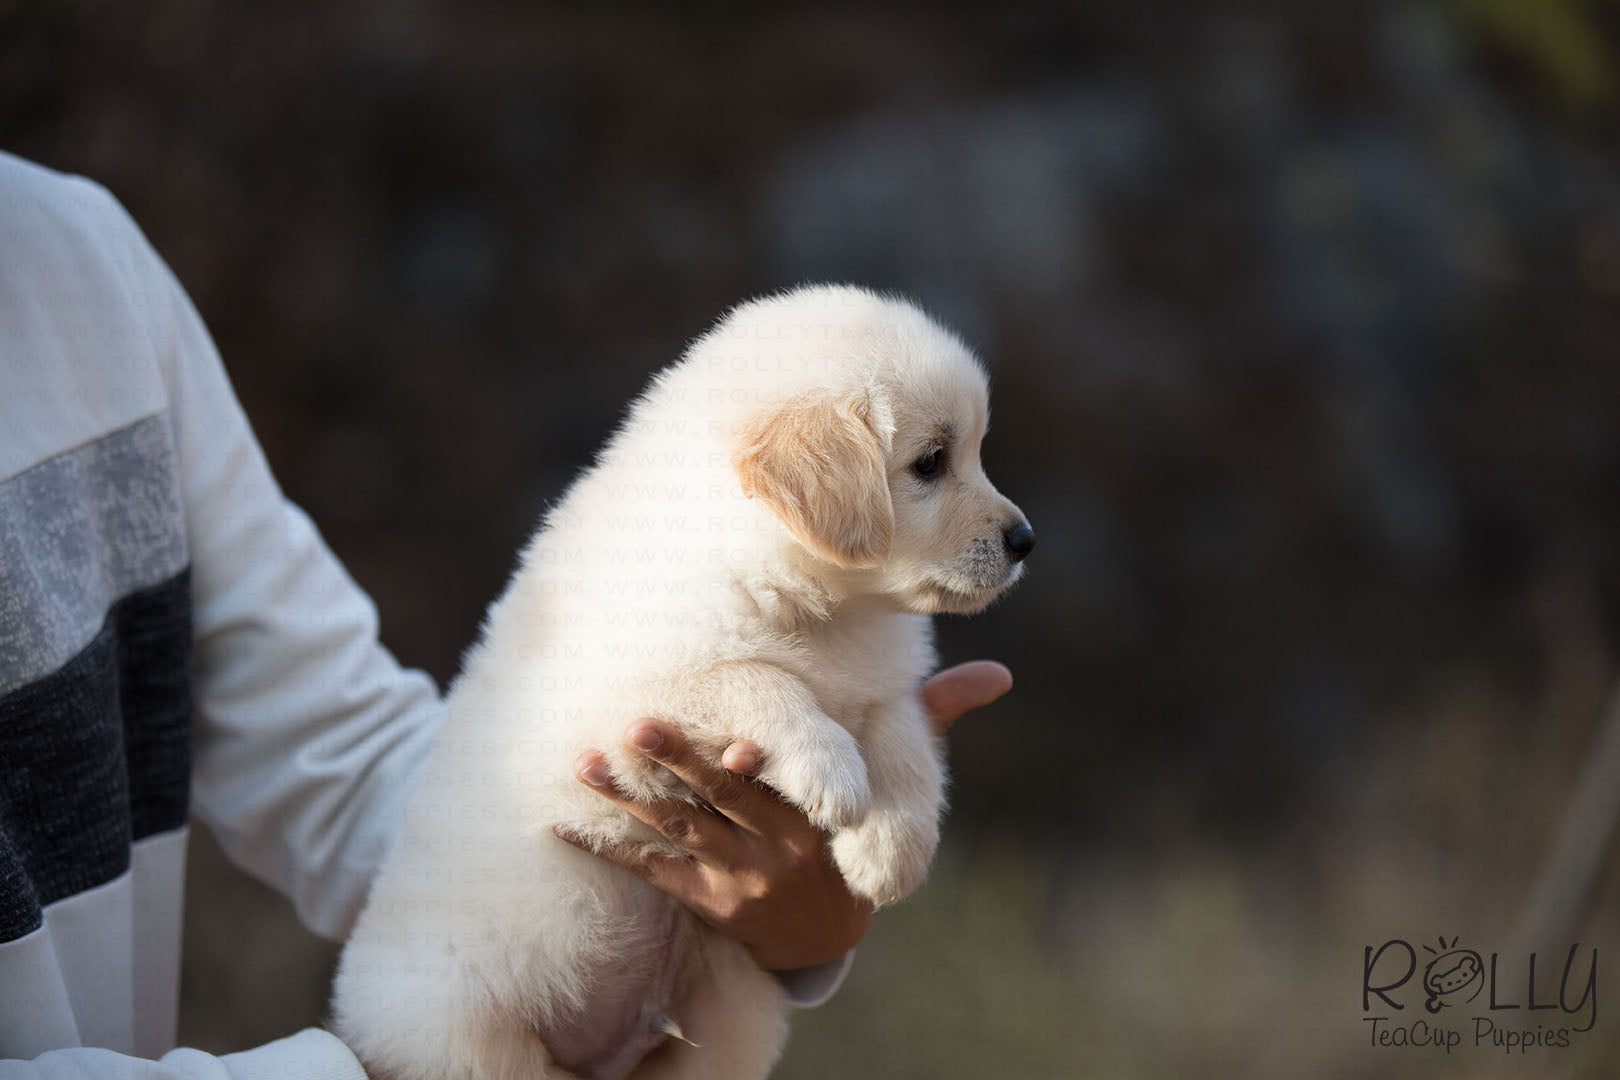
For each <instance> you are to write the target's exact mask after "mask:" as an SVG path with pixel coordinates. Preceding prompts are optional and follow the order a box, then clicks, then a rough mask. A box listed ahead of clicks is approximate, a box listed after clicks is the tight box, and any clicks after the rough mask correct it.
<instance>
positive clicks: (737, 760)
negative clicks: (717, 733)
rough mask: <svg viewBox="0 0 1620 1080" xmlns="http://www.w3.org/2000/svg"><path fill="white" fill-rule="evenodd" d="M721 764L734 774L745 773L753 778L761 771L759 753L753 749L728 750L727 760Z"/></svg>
mask: <svg viewBox="0 0 1620 1080" xmlns="http://www.w3.org/2000/svg"><path fill="white" fill-rule="evenodd" d="M721 764H722V765H724V766H725V767H726V768H728V769H730V770H731V771H732V772H734V773H744V774H746V775H748V776H752V775H754V773H755V772H757V771H758V770H759V766H760V756H759V751H758V750H754V749H751V748H749V749H742V750H727V751H726V755H725V760H724V761H722V762H721Z"/></svg>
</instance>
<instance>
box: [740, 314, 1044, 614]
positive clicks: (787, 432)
mask: <svg viewBox="0 0 1620 1080" xmlns="http://www.w3.org/2000/svg"><path fill="white" fill-rule="evenodd" d="M829 294H830V295H833V296H841V297H843V298H844V301H845V302H844V303H843V304H840V305H827V304H825V300H826V297H827V296H828V295H829ZM807 295H808V297H810V298H813V299H818V300H821V301H823V303H822V304H819V305H816V306H814V307H812V308H811V309H810V310H811V311H812V312H813V313H814V314H815V315H816V316H817V317H818V318H820V319H821V320H823V322H821V323H804V322H801V323H800V324H799V325H800V326H801V327H802V326H807V325H808V326H814V327H815V328H816V329H817V330H819V331H820V332H819V333H812V334H808V335H806V337H805V340H802V341H798V342H795V343H794V346H793V347H792V348H790V349H785V350H784V349H781V348H780V347H779V351H781V352H783V355H781V356H778V357H776V358H775V359H776V361H778V362H773V363H769V364H764V365H761V369H762V370H768V371H771V372H773V373H774V374H773V380H774V385H775V389H776V393H775V395H774V399H773V400H770V401H769V402H768V403H766V404H764V405H763V406H762V407H760V408H758V409H757V410H755V411H754V412H753V413H752V414H751V415H750V416H748V417H747V418H746V419H745V420H744V422H743V423H742V424H741V425H740V427H739V429H738V439H737V444H736V447H737V448H736V452H735V455H734V464H735V466H736V469H737V473H738V475H739V477H740V478H741V480H742V486H743V491H744V492H745V493H746V494H747V495H749V496H750V497H751V498H754V499H757V500H759V501H760V502H762V503H763V504H764V505H765V506H766V507H768V508H769V509H770V510H771V512H772V513H773V514H774V515H775V516H776V517H777V518H778V519H779V520H780V521H781V522H782V524H783V525H784V526H786V528H787V531H788V532H789V533H790V534H791V535H792V537H793V538H794V540H796V541H797V542H798V543H799V544H800V545H802V546H803V547H804V549H805V550H807V551H808V552H810V553H811V554H812V555H813V556H815V557H816V558H818V559H820V560H822V561H824V562H826V563H830V564H832V565H833V566H835V567H837V568H840V569H841V570H843V571H847V572H848V573H846V574H845V575H843V576H844V578H845V580H848V581H850V582H851V583H852V585H853V586H854V587H855V588H856V589H857V590H858V591H861V592H868V593H876V594H882V595H886V596H889V597H892V598H893V599H895V600H897V601H898V602H899V603H900V604H901V605H902V606H903V607H905V608H907V609H908V610H911V611H917V612H925V613H933V612H943V611H950V612H972V611H977V610H979V609H981V608H983V607H984V606H985V605H987V604H989V603H990V601H992V600H993V599H995V597H996V596H997V595H999V594H1000V593H1001V592H1002V591H1003V590H1004V589H1006V588H1007V587H1008V586H1009V585H1011V584H1012V583H1013V582H1014V581H1016V580H1018V578H1019V576H1020V575H1021V574H1022V573H1023V559H1024V556H1026V555H1028V554H1029V552H1030V550H1031V549H1032V548H1033V547H1034V544H1035V534H1034V533H1033V531H1031V529H1030V526H1029V522H1028V521H1027V520H1026V519H1025V517H1024V515H1023V513H1022V512H1020V511H1019V509H1018V507H1016V506H1014V505H1013V504H1012V502H1011V501H1009V500H1008V499H1007V498H1005V497H1004V496H1003V495H1002V494H1001V493H1000V492H998V491H997V490H996V489H995V487H994V485H992V484H991V483H990V480H989V478H988V477H987V476H986V475H985V473H984V468H983V466H982V465H981V463H980V460H979V446H980V443H981V442H982V441H983V439H984V436H985V431H986V430H987V428H988V426H989V419H990V409H989V386H988V381H987V379H986V378H985V374H984V371H983V370H982V369H981V368H980V367H979V365H978V362H977V361H976V360H974V358H973V356H972V354H971V353H969V352H968V350H967V349H966V347H964V346H963V345H962V344H961V342H960V341H958V340H957V339H956V338H955V337H954V336H953V335H951V334H949V333H947V332H946V331H944V330H942V329H940V328H939V327H938V326H937V325H935V324H934V323H933V322H931V321H930V320H929V319H928V318H927V317H926V316H924V315H922V313H921V312H919V311H917V309H916V308H914V307H912V306H910V305H909V304H906V303H903V302H901V301H896V300H890V299H884V298H879V297H876V296H873V295H871V294H870V293H865V292H862V291H860V290H853V289H847V290H808V291H801V293H799V294H789V296H788V297H787V298H777V299H776V300H774V301H772V302H771V303H772V304H774V305H775V307H776V309H777V310H774V311H771V310H770V309H769V308H768V307H767V313H766V315H767V317H771V316H774V317H775V318H778V319H780V318H783V317H785V316H786V315H787V314H791V313H792V312H793V309H792V308H791V307H789V308H788V309H787V311H785V312H784V311H783V310H780V309H782V308H783V307H784V300H789V301H790V300H792V299H794V298H795V297H799V298H801V299H803V298H804V297H805V296H807ZM802 306H803V305H802V304H801V309H802ZM829 307H830V310H829ZM742 310H743V311H746V310H747V309H742ZM738 314H741V312H739V313H738ZM798 314H799V316H800V317H801V318H802V317H803V316H804V311H803V310H800V311H798ZM753 315H754V317H760V313H759V312H755V313H753ZM734 317H736V316H735V315H734ZM788 360H792V361H794V362H793V363H788V362H786V361H788ZM795 370H796V371H797V373H798V374H797V376H796V377H794V378H791V379H782V378H781V377H780V373H781V372H785V371H795Z"/></svg>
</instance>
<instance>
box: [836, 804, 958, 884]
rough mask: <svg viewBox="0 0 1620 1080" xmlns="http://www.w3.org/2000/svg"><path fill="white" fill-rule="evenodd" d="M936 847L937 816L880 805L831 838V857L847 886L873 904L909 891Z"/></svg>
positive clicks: (937, 840)
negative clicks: (920, 817) (909, 813)
mask: <svg viewBox="0 0 1620 1080" xmlns="http://www.w3.org/2000/svg"><path fill="white" fill-rule="evenodd" d="M938 846H939V823H938V820H937V819H932V818H930V819H926V820H918V819H916V818H910V819H908V818H907V817H905V816H903V815H901V814H898V813H895V812H893V811H885V810H879V811H876V812H874V813H872V814H871V815H870V816H869V817H867V819H866V820H865V821H863V822H861V823H860V824H859V825H857V826H855V827H854V828H851V829H843V830H840V831H839V832H838V833H837V835H835V836H834V837H833V840H832V852H833V860H834V861H835V862H836V863H837V864H838V869H839V872H840V873H842V874H843V875H844V880H845V881H846V882H848V883H849V887H850V890H851V891H852V892H854V893H855V894H856V895H858V896H864V897H866V899H868V900H870V901H872V903H873V904H874V905H875V906H878V907H881V906H883V905H884V904H892V903H894V902H895V901H896V900H900V899H902V898H904V897H906V896H909V895H910V894H911V892H912V890H914V889H915V888H916V887H917V886H918V885H921V884H922V880H923V878H924V877H926V876H927V874H928V866H929V864H930V863H931V862H933V860H934V849H935V848H937V847H938Z"/></svg>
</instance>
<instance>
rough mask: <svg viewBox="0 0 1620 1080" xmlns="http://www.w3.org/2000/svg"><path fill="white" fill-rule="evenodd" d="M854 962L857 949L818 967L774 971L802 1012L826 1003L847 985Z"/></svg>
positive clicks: (790, 998)
mask: <svg viewBox="0 0 1620 1080" xmlns="http://www.w3.org/2000/svg"><path fill="white" fill-rule="evenodd" d="M854 963H855V950H854V949H851V950H850V951H849V952H847V953H845V954H844V955H843V956H840V957H839V958H838V959H837V960H829V961H827V962H826V963H825V964H817V965H816V966H815V967H807V968H795V969H793V970H792V971H773V972H771V974H772V975H775V976H776V981H777V982H779V983H781V984H782V989H783V990H786V991H787V996H788V1001H789V1002H790V1003H792V1004H793V1005H794V1006H796V1007H798V1008H800V1009H813V1008H815V1007H816V1006H817V1005H823V1004H826V1002H827V999H828V998H830V997H832V996H833V995H834V994H836V993H837V992H838V988H839V987H840V986H843V985H844V978H845V976H847V975H848V974H849V969H850V967H851V966H852V965H853V964H854Z"/></svg>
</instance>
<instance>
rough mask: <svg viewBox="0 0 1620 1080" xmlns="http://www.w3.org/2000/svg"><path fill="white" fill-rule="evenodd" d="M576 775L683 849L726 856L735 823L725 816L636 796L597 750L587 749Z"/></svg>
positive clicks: (685, 804) (576, 766)
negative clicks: (621, 782)
mask: <svg viewBox="0 0 1620 1080" xmlns="http://www.w3.org/2000/svg"><path fill="white" fill-rule="evenodd" d="M574 775H575V776H577V777H579V779H580V781H581V782H582V783H585V784H588V785H590V786H591V787H592V788H594V789H595V790H596V792H597V793H598V794H599V795H601V796H602V797H603V798H604V799H607V800H609V801H610V802H613V803H616V804H618V805H619V806H621V807H623V808H624V809H625V810H626V811H628V812H629V814H630V816H631V817H634V818H635V819H636V820H638V821H641V822H644V823H646V824H647V825H650V826H652V827H653V828H654V829H656V830H657V831H658V833H659V835H661V836H663V837H664V838H665V839H666V840H669V841H670V842H671V843H673V844H674V845H675V846H676V847H678V848H680V849H681V850H682V851H685V852H687V853H688V854H690V855H692V856H694V857H696V858H699V859H707V860H711V861H713V860H717V859H724V858H726V857H727V856H726V853H727V852H728V850H729V848H730V847H731V846H732V841H733V839H734V838H733V837H732V835H731V833H732V832H733V826H732V825H731V824H730V823H729V822H727V821H726V820H725V819H724V818H721V817H719V816H717V815H715V814H711V813H709V812H708V811H707V810H705V809H703V808H702V807H700V806H694V805H693V804H692V803H690V802H687V801H686V800H684V799H676V798H659V799H638V798H636V797H635V796H633V795H631V794H630V793H629V792H627V791H625V790H624V789H623V788H621V787H620V786H619V785H618V784H617V783H615V782H614V780H613V774H612V771H611V770H610V769H609V768H608V763H607V759H606V758H605V757H603V756H602V754H601V753H600V752H598V751H596V750H587V751H585V753H583V754H581V755H580V756H579V757H578V758H577V759H576V760H575V761H574ZM699 794H701V792H700V793H699ZM565 839H566V838H565Z"/></svg>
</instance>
